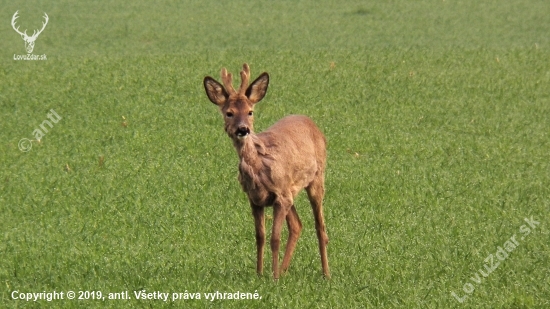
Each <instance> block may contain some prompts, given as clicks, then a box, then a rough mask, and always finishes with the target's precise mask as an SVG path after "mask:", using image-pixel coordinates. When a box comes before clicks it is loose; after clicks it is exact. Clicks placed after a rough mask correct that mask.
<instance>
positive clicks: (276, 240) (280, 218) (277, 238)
mask: <svg viewBox="0 0 550 309" xmlns="http://www.w3.org/2000/svg"><path fill="white" fill-rule="evenodd" d="M291 206H292V200H290V201H288V200H286V199H277V200H276V201H275V203H273V228H272V230H271V254H272V256H273V262H272V268H273V279H275V280H278V279H279V246H280V244H281V232H282V229H283V222H284V221H285V217H286V215H287V214H288V211H289V210H290V207H291Z"/></svg>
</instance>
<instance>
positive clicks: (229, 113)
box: [225, 112, 233, 118]
mask: <svg viewBox="0 0 550 309" xmlns="http://www.w3.org/2000/svg"><path fill="white" fill-rule="evenodd" d="M225 116H226V117H227V118H231V117H233V113H232V112H227V113H225Z"/></svg>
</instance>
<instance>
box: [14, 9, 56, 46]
mask: <svg viewBox="0 0 550 309" xmlns="http://www.w3.org/2000/svg"><path fill="white" fill-rule="evenodd" d="M18 12H19V11H16V12H15V14H13V18H12V19H11V26H12V27H13V30H15V32H17V33H19V34H20V35H21V38H23V40H24V41H25V49H26V50H27V53H29V54H30V53H32V50H33V49H34V41H36V39H37V38H38V35H39V34H40V33H42V31H44V28H46V25H47V24H48V19H49V18H48V14H46V13H44V19H45V20H46V22H42V29H40V30H34V31H33V33H32V35H31V36H28V35H27V30H25V31H24V32H21V31H19V27H17V28H15V20H16V19H18V18H19V16H17V13H18Z"/></svg>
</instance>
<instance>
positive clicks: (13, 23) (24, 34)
mask: <svg viewBox="0 0 550 309" xmlns="http://www.w3.org/2000/svg"><path fill="white" fill-rule="evenodd" d="M18 12H19V11H16V12H15V14H13V17H12V18H11V26H12V27H13V30H15V32H17V33H19V34H20V35H22V36H27V30H25V32H24V33H23V32H21V31H19V27H17V28H15V20H16V19H18V18H19V16H17V13H18Z"/></svg>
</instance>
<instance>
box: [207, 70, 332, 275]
mask: <svg viewBox="0 0 550 309" xmlns="http://www.w3.org/2000/svg"><path fill="white" fill-rule="evenodd" d="M221 78H222V82H223V86H222V85H221V84H220V83H219V82H217V81H216V80H214V79H213V78H212V77H210V76H207V77H205V78H204V88H205V90H206V95H207V96H208V98H209V99H210V101H212V103H214V104H216V105H218V107H219V108H220V111H221V113H222V115H223V118H224V121H225V131H226V132H227V134H228V135H229V137H230V138H231V140H232V141H233V145H234V146H235V148H236V150H237V154H238V155H239V182H240V183H241V186H242V188H243V190H244V191H245V192H246V194H247V195H248V200H249V201H250V206H251V207H252V214H253V216H254V223H255V228H256V247H257V264H256V271H257V273H258V275H261V274H262V270H263V256H264V254H263V251H264V244H265V220H264V208H265V207H268V206H273V228H272V231H271V252H272V254H273V264H272V269H273V278H274V279H275V280H277V279H278V278H279V244H280V240H281V230H282V228H283V222H284V220H285V218H286V222H287V226H288V241H287V244H286V250H285V255H284V258H283V262H282V264H281V269H282V271H283V272H286V270H287V269H288V267H289V265H290V259H291V258H292V253H293V251H294V248H295V247H296V242H297V241H298V237H299V236H300V232H301V230H302V222H300V218H299V217H298V213H297V212H296V208H295V207H294V198H296V195H297V194H298V192H300V191H301V190H302V189H303V188H305V189H306V191H307V195H308V198H309V201H310V203H311V207H312V208H313V215H314V217H315V229H316V231H317V238H318V240H319V253H320V255H321V265H322V268H323V275H324V276H325V277H326V278H329V277H330V273H329V268H328V259H327V243H328V236H327V233H326V231H325V222H324V218H323V204H322V202H323V196H324V194H325V187H324V174H325V161H326V141H325V137H324V135H323V133H321V131H320V130H319V129H318V128H317V126H316V125H315V123H313V121H312V120H311V119H309V118H308V117H306V116H299V115H291V116H287V117H285V118H283V119H281V120H279V121H278V122H277V123H275V124H274V125H273V126H271V127H270V128H268V129H267V130H266V131H264V132H262V133H258V134H255V133H254V131H253V127H252V125H253V120H254V118H253V110H254V105H255V104H256V103H258V102H259V101H260V100H261V99H263V97H264V96H265V94H266V92H267V86H268V84H269V75H268V74H267V73H265V72H264V73H262V74H260V76H259V77H258V78H257V79H256V80H254V81H253V82H252V84H250V86H248V82H249V79H250V68H249V67H248V65H247V64H246V63H245V64H244V65H243V70H242V71H241V86H240V88H239V90H238V91H235V89H234V88H233V85H232V76H231V73H227V71H226V70H225V68H223V69H222V71H221Z"/></svg>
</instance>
